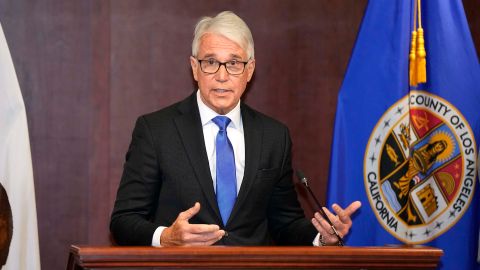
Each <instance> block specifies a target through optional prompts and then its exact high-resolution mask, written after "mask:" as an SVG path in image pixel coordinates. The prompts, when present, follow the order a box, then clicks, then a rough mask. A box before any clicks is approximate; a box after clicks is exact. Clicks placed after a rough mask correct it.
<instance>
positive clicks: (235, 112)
mask: <svg viewBox="0 0 480 270" xmlns="http://www.w3.org/2000/svg"><path fill="white" fill-rule="evenodd" d="M197 104H198V110H199V112H200V119H201V121H202V126H205V125H206V124H208V123H209V122H212V119H213V118H214V117H215V116H218V115H220V114H218V113H216V112H215V111H214V110H212V109H210V108H209V107H208V106H207V105H205V103H203V100H202V98H201V97H200V90H197ZM225 116H227V117H228V118H230V120H231V121H232V122H231V123H230V127H233V128H236V129H239V128H240V121H241V114H240V101H238V104H237V106H235V108H233V109H232V110H231V111H230V112H228V113H227V114H225ZM232 124H233V125H232Z"/></svg>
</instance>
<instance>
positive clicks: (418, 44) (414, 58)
mask: <svg viewBox="0 0 480 270" xmlns="http://www.w3.org/2000/svg"><path fill="white" fill-rule="evenodd" d="M413 13H414V15H413V17H414V18H413V31H412V40H411V44H410V55H409V59H410V71H409V76H410V86H416V85H418V84H419V83H426V82H427V59H426V57H427V52H426V51H425V38H424V31H423V28H422V8H421V0H414V12H413ZM417 21H418V28H417V29H416V25H417Z"/></svg>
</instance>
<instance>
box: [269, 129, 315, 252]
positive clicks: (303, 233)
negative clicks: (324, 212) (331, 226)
mask: <svg viewBox="0 0 480 270" xmlns="http://www.w3.org/2000/svg"><path fill="white" fill-rule="evenodd" d="M291 148H292V143H291V139H290V135H289V133H288V129H286V128H285V133H284V154H283V164H282V167H281V170H280V176H279V177H280V178H279V181H278V182H277V184H276V186H275V188H274V191H273V194H272V197H271V199H270V203H269V207H268V221H269V228H270V233H271V234H272V237H273V239H274V241H275V242H276V243H277V244H279V245H310V246H311V245H312V242H313V240H314V239H315V236H316V234H317V230H316V229H315V227H314V226H313V225H312V223H311V221H310V220H308V219H306V218H305V214H304V212H303V209H302V208H301V206H300V203H299V202H298V198H297V193H296V191H295V187H294V185H293V182H292V176H293V169H292V164H291V163H292V160H291V159H292V154H291Z"/></svg>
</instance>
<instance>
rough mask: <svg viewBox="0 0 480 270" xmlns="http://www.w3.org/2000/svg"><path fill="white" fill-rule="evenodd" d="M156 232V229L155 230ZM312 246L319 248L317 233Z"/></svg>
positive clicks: (318, 235)
mask: <svg viewBox="0 0 480 270" xmlns="http://www.w3.org/2000/svg"><path fill="white" fill-rule="evenodd" d="M157 230H158V229H157ZM312 244H313V246H315V247H319V246H320V234H319V233H317V236H315V239H313V242H312Z"/></svg>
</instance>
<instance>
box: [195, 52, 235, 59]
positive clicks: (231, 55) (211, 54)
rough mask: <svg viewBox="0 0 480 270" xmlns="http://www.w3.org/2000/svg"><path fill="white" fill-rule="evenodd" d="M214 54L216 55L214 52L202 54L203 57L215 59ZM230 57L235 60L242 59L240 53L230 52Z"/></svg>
mask: <svg viewBox="0 0 480 270" xmlns="http://www.w3.org/2000/svg"><path fill="white" fill-rule="evenodd" d="M216 56H217V55H216V54H215V53H207V54H205V55H204V56H203V58H215V59H216ZM230 58H231V59H235V60H238V59H242V57H241V56H240V55H238V54H234V53H232V54H230Z"/></svg>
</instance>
